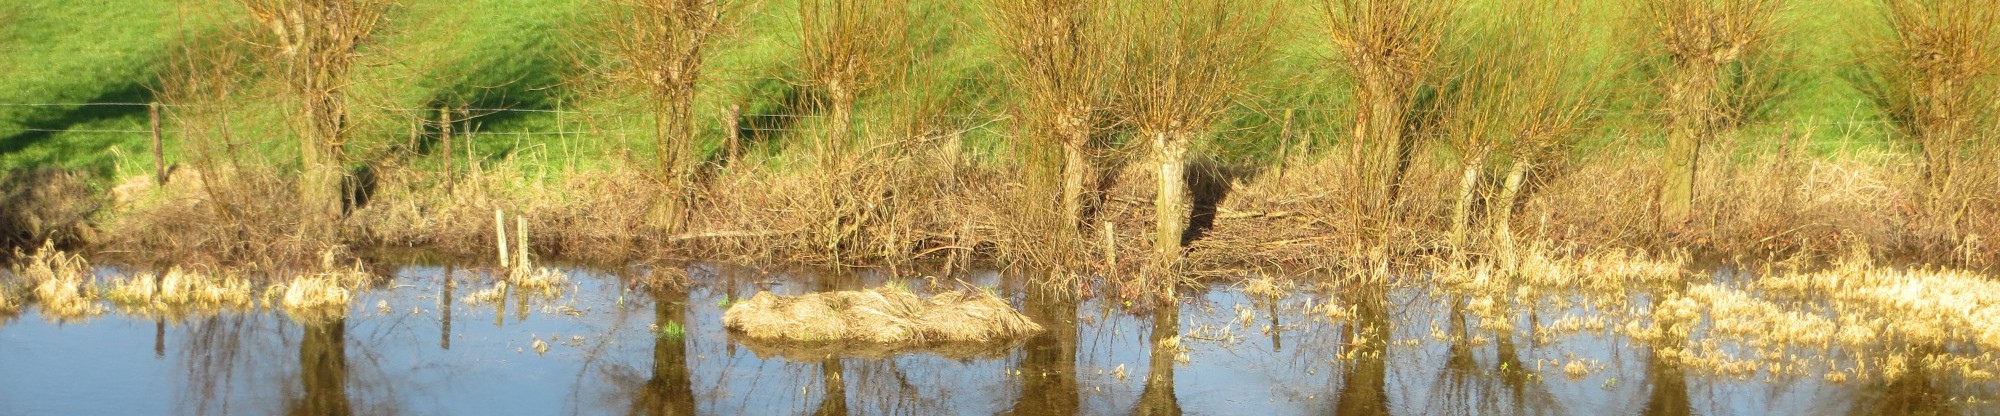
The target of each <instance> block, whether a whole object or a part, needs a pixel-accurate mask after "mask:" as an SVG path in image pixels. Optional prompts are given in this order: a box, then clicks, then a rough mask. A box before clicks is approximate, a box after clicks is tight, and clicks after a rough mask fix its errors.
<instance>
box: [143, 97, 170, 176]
mask: <svg viewBox="0 0 2000 416" xmlns="http://www.w3.org/2000/svg"><path fill="white" fill-rule="evenodd" d="M146 118H147V119H148V121H149V122H151V124H152V126H153V183H154V184H156V185H166V184H167V156H166V150H165V149H162V146H163V143H162V140H160V103H157V102H154V103H148V104H146Z"/></svg>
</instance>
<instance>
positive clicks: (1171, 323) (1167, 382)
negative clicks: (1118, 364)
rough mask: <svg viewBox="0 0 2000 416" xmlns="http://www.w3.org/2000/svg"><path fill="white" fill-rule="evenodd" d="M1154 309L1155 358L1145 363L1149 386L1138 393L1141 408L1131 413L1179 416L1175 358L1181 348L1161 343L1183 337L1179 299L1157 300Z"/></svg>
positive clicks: (1153, 345) (1153, 343) (1153, 337)
mask: <svg viewBox="0 0 2000 416" xmlns="http://www.w3.org/2000/svg"><path fill="white" fill-rule="evenodd" d="M1155 302H1158V303H1157V304H1156V305H1157V306H1156V307H1154V308H1153V329H1152V333H1151V336H1149V337H1148V338H1149V341H1152V344H1151V345H1152V348H1153V351H1152V354H1151V355H1152V357H1151V359H1149V360H1148V362H1147V364H1146V387H1145V390H1142V391H1141V392H1140V393H1139V408H1138V409H1137V410H1136V411H1134V412H1132V413H1134V414H1138V415H1179V414H1181V405H1180V399H1179V398H1178V397H1175V396H1174V356H1175V355H1177V354H1179V351H1178V348H1179V347H1178V346H1171V347H1170V346H1169V345H1168V344H1169V343H1166V342H1162V341H1166V340H1167V339H1169V338H1177V337H1178V336H1179V335H1180V323H1181V316H1180V315H1181V309H1180V302H1179V300H1178V299H1176V298H1173V297H1171V296H1169V297H1168V299H1165V300H1157V301H1155Z"/></svg>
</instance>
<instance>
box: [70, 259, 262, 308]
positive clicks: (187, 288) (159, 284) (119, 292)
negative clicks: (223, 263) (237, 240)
mask: <svg viewBox="0 0 2000 416" xmlns="http://www.w3.org/2000/svg"><path fill="white" fill-rule="evenodd" d="M104 297H105V299H107V300H110V301H111V303H112V304H115V305H118V306H120V307H124V308H127V309H132V310H135V311H142V312H152V313H164V312H171V311H185V310H189V309H230V308H234V309H240V308H248V307H250V306H251V305H252V302H251V297H252V296H251V289H250V282H249V281H247V280H244V279H242V278H240V277H237V276H233V275H222V276H218V275H213V274H205V273H198V272H193V271H188V270H183V269H181V268H179V267H174V268H170V269H167V271H166V272H165V273H163V274H158V275H155V274H153V273H140V274H137V275H132V276H127V277H126V278H123V279H118V280H115V281H112V282H111V287H110V288H109V289H108V290H106V291H105V296H104Z"/></svg>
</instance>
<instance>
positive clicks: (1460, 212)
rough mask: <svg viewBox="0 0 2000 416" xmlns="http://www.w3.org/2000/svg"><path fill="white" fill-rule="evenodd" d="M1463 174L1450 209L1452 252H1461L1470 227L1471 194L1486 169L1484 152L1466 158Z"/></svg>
mask: <svg viewBox="0 0 2000 416" xmlns="http://www.w3.org/2000/svg"><path fill="white" fill-rule="evenodd" d="M1464 165H1465V169H1464V171H1465V173H1464V175H1463V176H1462V177H1460V178H1459V181H1458V200H1457V202H1456V203H1455V204H1453V205H1452V209H1451V236H1450V240H1449V242H1450V245H1451V249H1452V250H1454V251H1463V250H1464V249H1465V244H1466V233H1467V231H1466V230H1467V229H1468V228H1470V227H1471V226H1472V200H1473V197H1474V195H1473V193H1474V191H1477V190H1478V189H1479V177H1480V176H1482V175H1483V174H1484V171H1485V169H1486V152H1485V151H1484V150H1481V151H1479V152H1477V153H1475V154H1474V155H1470V156H1467V159H1466V161H1465V163H1464Z"/></svg>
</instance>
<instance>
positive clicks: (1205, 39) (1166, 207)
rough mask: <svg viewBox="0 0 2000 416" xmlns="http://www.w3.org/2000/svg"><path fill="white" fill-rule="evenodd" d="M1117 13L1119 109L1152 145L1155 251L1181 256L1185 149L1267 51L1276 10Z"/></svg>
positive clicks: (1220, 2) (1245, 4)
mask: <svg viewBox="0 0 2000 416" xmlns="http://www.w3.org/2000/svg"><path fill="white" fill-rule="evenodd" d="M1120 7H1121V8H1120V9H1119V10H1118V12H1117V16H1119V17H1118V22H1119V25H1118V26H1117V27H1116V28H1114V29H1113V30H1114V31H1115V32H1117V33H1120V34H1121V35H1122V38H1121V39H1120V41H1119V42H1118V46H1117V47H1118V48H1119V51H1118V52H1117V53H1116V55H1117V56H1118V59H1119V70H1120V71H1119V73H1118V76H1119V80H1118V81H1117V84H1118V86H1117V87H1116V89H1117V94H1118V96H1119V97H1118V99H1117V102H1118V107H1119V110H1120V111H1121V112H1122V116H1123V118H1124V119H1125V122H1126V123H1128V124H1130V125H1131V126H1132V127H1133V128H1135V129H1137V130H1138V133H1139V135H1140V136H1142V137H1144V138H1145V139H1144V140H1145V142H1146V143H1147V144H1150V145H1151V146H1152V156H1151V159H1150V160H1151V161H1152V162H1153V163H1157V164H1158V165H1157V166H1158V167H1159V169H1158V175H1159V190H1158V192H1159V193H1158V195H1156V196H1155V199H1154V203H1153V208H1154V220H1153V221H1154V233H1155V234H1154V239H1153V248H1154V250H1155V253H1156V254H1157V255H1158V256H1157V259H1158V260H1160V261H1161V262H1162V263H1163V264H1171V263H1173V262H1176V261H1178V260H1179V259H1180V257H1181V253H1182V244H1183V243H1184V241H1183V238H1184V235H1185V233H1186V232H1187V228H1188V220H1189V215H1190V214H1191V213H1190V209H1191V208H1192V207H1191V206H1190V205H1189V194H1188V192H1189V190H1188V186H1187V178H1186V175H1187V162H1188V158H1187V156H1188V151H1189V150H1190V149H1191V148H1192V147H1193V146H1195V145H1196V144H1197V143H1198V142H1200V141H1201V140H1202V139H1204V138H1205V137H1208V135H1209V134H1211V133H1212V130H1213V129H1214V128H1215V126H1216V124H1217V123H1218V122H1220V121H1221V120H1222V119H1223V117H1224V116H1226V115H1227V114H1228V112H1229V109H1230V107H1232V106H1234V105H1235V103H1236V101H1237V98H1238V97H1239V96H1240V95H1241V93H1242V91H1241V90H1242V89H1243V87H1245V86H1246V85H1247V84H1249V81H1250V79H1249V78H1250V73H1251V71H1252V70H1253V69H1255V67H1256V65H1258V64H1260V63H1262V62H1264V60H1265V58H1266V57H1267V56H1268V54H1269V52H1270V49H1269V47H1270V46H1269V45H1270V43H1271V42H1268V39H1269V38H1270V37H1271V30H1272V29H1271V23H1273V22H1274V21H1275V20H1276V19H1275V18H1274V17H1273V16H1272V13H1274V12H1275V11H1276V10H1277V8H1276V7H1274V6H1273V5H1272V4H1270V3H1268V2H1264V1H1261V0H1252V1H1238V0H1147V1H1135V2H1130V3H1126V4H1124V5H1121V6H1120Z"/></svg>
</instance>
